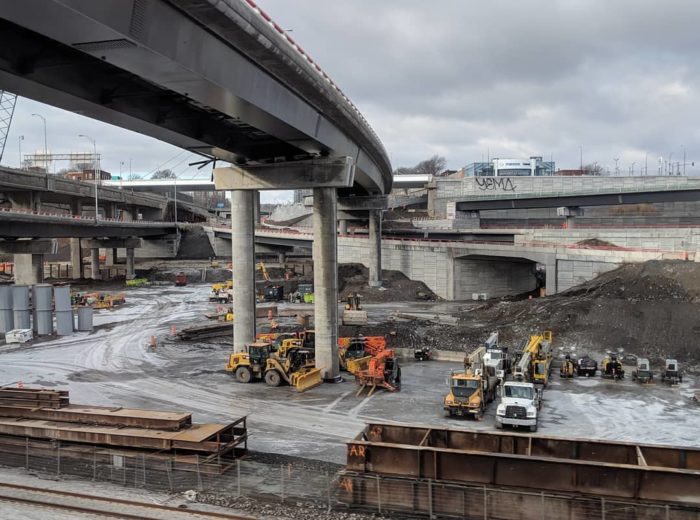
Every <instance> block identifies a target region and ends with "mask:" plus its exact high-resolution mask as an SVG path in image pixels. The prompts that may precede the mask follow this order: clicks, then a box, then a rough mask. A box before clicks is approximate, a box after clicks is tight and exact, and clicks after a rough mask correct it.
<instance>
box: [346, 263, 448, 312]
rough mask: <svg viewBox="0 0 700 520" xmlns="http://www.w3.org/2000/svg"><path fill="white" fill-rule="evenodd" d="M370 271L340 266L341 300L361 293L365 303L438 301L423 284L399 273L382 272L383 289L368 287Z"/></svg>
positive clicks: (347, 265)
mask: <svg viewBox="0 0 700 520" xmlns="http://www.w3.org/2000/svg"><path fill="white" fill-rule="evenodd" d="M368 280H369V269H367V268H366V267H365V266H363V265H361V264H340V265H339V266H338V285H339V291H338V293H339V298H340V299H341V300H345V299H346V298H347V297H348V296H349V295H351V294H354V293H359V294H360V295H361V296H362V301H363V302H364V303H382V302H392V301H421V300H423V301H425V300H431V301H433V300H438V299H439V297H438V296H437V295H435V293H433V291H431V290H430V289H429V288H428V286H427V285H425V284H424V283H423V282H418V281H414V280H410V279H409V278H407V277H406V275H404V274H403V273H400V272H399V271H382V287H381V288H373V287H370V286H369V285H368Z"/></svg>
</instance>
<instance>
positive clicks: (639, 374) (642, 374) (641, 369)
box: [632, 358, 654, 384]
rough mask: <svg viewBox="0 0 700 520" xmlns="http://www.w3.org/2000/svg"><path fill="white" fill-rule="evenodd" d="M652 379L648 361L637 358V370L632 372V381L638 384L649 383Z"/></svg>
mask: <svg viewBox="0 0 700 520" xmlns="http://www.w3.org/2000/svg"><path fill="white" fill-rule="evenodd" d="M652 379H654V373H653V372H652V371H651V367H650V365H649V360H648V359H647V358H637V369H636V370H635V371H634V372H632V380H633V381H637V382H638V383H642V384H644V383H650V382H651V381H652Z"/></svg>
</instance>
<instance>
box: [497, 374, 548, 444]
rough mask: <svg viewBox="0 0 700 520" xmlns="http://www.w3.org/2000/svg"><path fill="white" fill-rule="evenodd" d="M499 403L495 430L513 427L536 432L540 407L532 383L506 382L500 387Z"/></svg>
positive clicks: (538, 396) (537, 391)
mask: <svg viewBox="0 0 700 520" xmlns="http://www.w3.org/2000/svg"><path fill="white" fill-rule="evenodd" d="M500 394H501V402H500V403H499V405H498V408H497V409H496V428H498V429H501V428H503V427H504V426H513V427H516V428H528V429H529V430H530V431H531V432H536V431H537V415H538V413H537V412H538V410H539V409H540V407H541V406H542V398H541V394H540V391H539V390H538V389H537V388H536V387H535V385H534V384H533V383H524V382H523V383H519V382H516V381H506V382H505V383H503V385H502V386H501V391H500Z"/></svg>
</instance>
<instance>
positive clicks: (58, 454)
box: [56, 441, 61, 476]
mask: <svg viewBox="0 0 700 520" xmlns="http://www.w3.org/2000/svg"><path fill="white" fill-rule="evenodd" d="M56 475H59V476H60V475H61V441H57V445H56Z"/></svg>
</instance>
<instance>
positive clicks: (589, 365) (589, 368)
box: [576, 355, 598, 377]
mask: <svg viewBox="0 0 700 520" xmlns="http://www.w3.org/2000/svg"><path fill="white" fill-rule="evenodd" d="M597 371H598V362H597V361H596V360H595V359H593V358H592V357H590V356H587V355H586V356H583V357H580V358H579V359H578V363H577V365H576V374H577V375H578V376H585V377H593V376H594V375H595V373H596V372H597Z"/></svg>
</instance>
